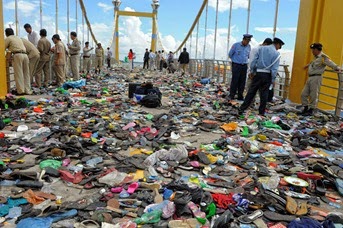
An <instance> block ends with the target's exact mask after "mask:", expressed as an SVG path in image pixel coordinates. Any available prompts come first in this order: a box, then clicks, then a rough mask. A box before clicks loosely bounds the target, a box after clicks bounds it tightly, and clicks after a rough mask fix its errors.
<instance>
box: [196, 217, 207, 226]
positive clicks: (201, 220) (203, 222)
mask: <svg viewBox="0 0 343 228" xmlns="http://www.w3.org/2000/svg"><path fill="white" fill-rule="evenodd" d="M196 219H197V220H198V222H200V223H201V224H203V225H204V224H205V223H206V222H207V219H205V218H199V217H196Z"/></svg>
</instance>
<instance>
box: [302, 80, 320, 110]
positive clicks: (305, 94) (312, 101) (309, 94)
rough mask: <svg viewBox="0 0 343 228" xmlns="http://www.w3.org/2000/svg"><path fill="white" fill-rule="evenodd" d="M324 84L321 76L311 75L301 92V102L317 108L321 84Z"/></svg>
mask: <svg viewBox="0 0 343 228" xmlns="http://www.w3.org/2000/svg"><path fill="white" fill-rule="evenodd" d="M321 85H322V77H321V76H313V77H309V78H308V79H307V81H306V84H305V86H304V88H303V90H302V92H301V104H302V105H304V106H309V108H312V109H314V108H316V107H317V103H318V94H319V91H320V86H321Z"/></svg>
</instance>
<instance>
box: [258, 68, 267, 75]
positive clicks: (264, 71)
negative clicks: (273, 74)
mask: <svg viewBox="0 0 343 228" xmlns="http://www.w3.org/2000/svg"><path fill="white" fill-rule="evenodd" d="M256 72H258V73H268V74H270V70H265V69H257V70H256Z"/></svg>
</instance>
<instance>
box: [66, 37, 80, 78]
mask: <svg viewBox="0 0 343 228" xmlns="http://www.w3.org/2000/svg"><path fill="white" fill-rule="evenodd" d="M70 39H71V40H72V41H73V42H72V43H71V44H68V49H69V54H70V68H71V72H72V74H73V79H74V80H79V79H80V74H79V65H80V50H81V46H80V42H79V41H78V39H77V34H76V32H71V33H70Z"/></svg>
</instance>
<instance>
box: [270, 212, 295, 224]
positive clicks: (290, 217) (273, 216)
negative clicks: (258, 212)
mask: <svg viewBox="0 0 343 228" xmlns="http://www.w3.org/2000/svg"><path fill="white" fill-rule="evenodd" d="M263 216H264V217H266V218H267V219H268V220H270V221H276V222H283V221H284V222H291V221H293V220H294V219H296V218H297V217H295V216H294V215H283V214H279V213H276V212H273V211H265V212H264V213H263Z"/></svg>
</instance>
